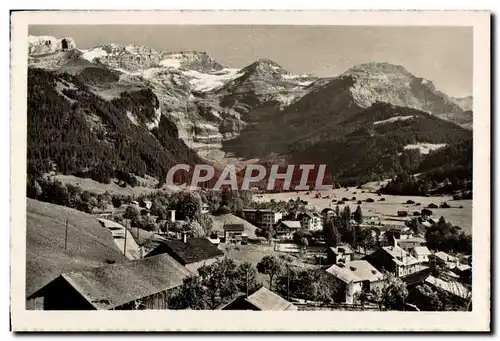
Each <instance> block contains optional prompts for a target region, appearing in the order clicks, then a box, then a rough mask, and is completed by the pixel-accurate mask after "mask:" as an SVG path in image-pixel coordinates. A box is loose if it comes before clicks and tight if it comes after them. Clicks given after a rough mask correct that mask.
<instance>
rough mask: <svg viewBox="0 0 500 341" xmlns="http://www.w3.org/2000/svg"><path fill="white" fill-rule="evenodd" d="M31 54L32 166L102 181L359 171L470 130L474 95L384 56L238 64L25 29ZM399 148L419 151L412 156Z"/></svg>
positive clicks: (398, 165)
mask: <svg viewBox="0 0 500 341" xmlns="http://www.w3.org/2000/svg"><path fill="white" fill-rule="evenodd" d="M28 65H29V70H28V89H29V91H28V96H29V98H28V163H29V166H30V168H29V169H30V172H32V173H33V174H38V173H43V172H47V171H58V172H63V173H69V174H80V175H82V176H89V177H92V178H94V179H98V180H99V181H104V182H107V181H110V179H111V178H114V177H116V172H117V171H119V172H120V174H121V173H134V174H137V175H144V174H148V175H152V176H156V177H158V178H160V177H163V176H164V174H165V172H166V170H168V168H169V167H171V166H172V165H173V164H175V163H179V162H183V163H195V162H210V163H212V164H214V165H216V166H220V167H222V166H223V165H225V164H226V163H236V164H237V165H238V166H239V167H240V168H243V167H245V165H246V164H248V163H254V162H261V163H266V162H270V161H272V160H280V161H281V162H283V163H290V162H294V163H295V162H306V161H307V162H312V163H326V164H328V165H329V168H330V170H331V171H332V172H333V174H334V177H336V178H339V179H343V178H345V179H350V178H354V179H358V180H359V179H361V178H362V179H363V180H366V175H370V177H373V176H390V175H392V174H395V173H397V172H399V171H401V170H412V169H417V168H418V166H419V164H420V162H423V161H424V160H425V158H426V156H427V154H428V153H429V149H435V148H453V146H454V145H456V144H459V143H462V142H463V141H466V140H469V139H472V131H471V129H472V97H468V98H453V97H450V96H448V95H446V94H444V93H443V92H441V91H438V90H437V89H436V88H435V86H434V85H433V83H432V82H431V81H429V80H427V79H424V78H419V77H416V76H414V75H413V74H411V73H410V72H409V71H408V70H406V69H405V68H404V67H403V66H400V65H393V64H389V63H385V62H370V63H364V64H360V65H356V66H354V67H352V68H351V69H349V70H347V71H346V72H344V73H342V74H341V75H338V76H336V77H330V78H320V77H317V76H314V75H310V74H300V75H299V74H293V73H291V72H289V71H287V70H285V69H284V68H282V67H281V66H280V65H279V64H278V63H276V62H275V61H272V60H269V59H259V60H257V61H255V62H253V63H251V64H250V65H247V66H246V67H244V68H241V69H236V68H230V67H228V66H225V65H222V64H220V63H219V62H217V61H216V60H214V59H213V58H212V57H211V56H210V55H208V54H207V53H205V52H197V51H184V52H182V51H181V52H178V51H177V52H172V51H155V50H153V49H151V48H148V47H144V46H136V45H120V44H114V43H110V44H105V45H101V46H96V47H94V48H91V49H78V48H77V45H76V42H75V41H74V40H73V39H71V38H62V39H57V38H55V37H48V36H44V37H34V36H30V38H29V56H28ZM425 146H428V147H429V148H428V149H425V148H424V147H425ZM415 151H417V152H416V153H414V152H415ZM407 154H412V155H413V154H416V155H418V156H416V157H413V159H412V161H411V162H410V164H411V166H409V165H407V162H403V161H401V159H402V158H406V157H407ZM430 154H432V152H431V153H430ZM432 164H433V167H436V162H433V163H432ZM438 166H439V165H438Z"/></svg>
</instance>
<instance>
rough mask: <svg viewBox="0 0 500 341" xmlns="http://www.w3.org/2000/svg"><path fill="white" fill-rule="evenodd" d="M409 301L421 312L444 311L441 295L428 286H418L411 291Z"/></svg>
mask: <svg viewBox="0 0 500 341" xmlns="http://www.w3.org/2000/svg"><path fill="white" fill-rule="evenodd" d="M408 300H409V301H411V302H414V303H415V304H416V305H417V307H418V308H419V309H420V310H424V311H439V310H443V302H442V301H441V298H440V297H439V294H438V293H437V292H436V291H435V290H433V289H432V288H431V287H430V286H429V285H427V284H422V285H417V286H416V287H415V288H414V289H413V290H411V291H410V293H409V295H408Z"/></svg>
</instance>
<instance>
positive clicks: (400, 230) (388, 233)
mask: <svg viewBox="0 0 500 341" xmlns="http://www.w3.org/2000/svg"><path fill="white" fill-rule="evenodd" d="M384 235H385V239H386V240H387V242H389V243H391V242H392V239H393V238H396V239H398V240H405V239H409V238H412V237H413V232H412V230H411V229H410V228H409V227H407V226H403V225H386V228H385V234H384Z"/></svg>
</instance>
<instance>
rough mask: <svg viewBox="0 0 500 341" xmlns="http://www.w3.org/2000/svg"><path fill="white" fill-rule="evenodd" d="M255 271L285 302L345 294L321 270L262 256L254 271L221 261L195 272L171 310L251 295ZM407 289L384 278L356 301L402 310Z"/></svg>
mask: <svg viewBox="0 0 500 341" xmlns="http://www.w3.org/2000/svg"><path fill="white" fill-rule="evenodd" d="M257 272H259V273H263V274H266V275H268V276H269V288H270V290H273V291H275V292H276V293H278V294H279V295H280V296H282V297H283V298H285V299H288V300H290V299H292V298H295V299H297V298H299V299H304V300H306V301H314V302H322V303H327V304H328V303H332V302H334V301H340V302H342V301H343V300H344V299H345V292H344V290H343V289H342V288H341V286H340V283H339V282H338V281H336V280H335V279H334V278H333V277H332V276H331V275H330V274H328V273H327V272H326V271H324V270H323V269H319V268H318V269H301V268H297V267H294V266H291V265H290V263H289V262H288V261H287V260H286V259H285V258H284V257H278V256H276V255H266V256H264V257H263V258H262V260H261V261H260V262H259V263H258V264H257V267H256V268H255V267H254V266H253V265H252V264H251V263H248V262H244V263H242V264H240V265H236V263H235V262H234V261H233V260H232V259H230V258H224V259H222V260H220V261H218V262H215V263H213V264H211V265H208V266H202V267H201V268H200V269H198V273H199V276H193V277H189V278H186V279H185V280H184V283H183V285H182V286H181V287H180V288H179V290H178V291H177V292H176V293H175V294H174V295H173V296H172V297H171V299H170V301H169V307H170V308H171V309H195V310H201V309H216V308H217V307H219V306H220V305H221V304H224V303H227V302H228V301H230V300H231V299H232V298H234V297H235V296H237V295H238V294H246V295H251V294H252V293H253V292H255V291H256V290H257V289H258V288H260V287H261V286H262V284H261V283H259V282H258V281H257V278H256V275H257ZM407 297H408V290H407V288H406V285H405V283H404V282H403V281H401V280H400V279H398V278H395V277H394V276H391V275H387V276H386V278H385V279H384V282H383V283H382V285H379V286H376V287H374V288H373V290H371V291H362V292H361V293H358V294H357V295H356V297H355V299H356V301H358V302H360V303H365V302H367V301H370V302H374V303H376V304H377V305H378V306H379V309H380V310H382V309H399V310H402V309H404V302H405V300H406V299H407Z"/></svg>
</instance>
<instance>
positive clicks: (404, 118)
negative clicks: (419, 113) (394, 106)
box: [373, 115, 413, 125]
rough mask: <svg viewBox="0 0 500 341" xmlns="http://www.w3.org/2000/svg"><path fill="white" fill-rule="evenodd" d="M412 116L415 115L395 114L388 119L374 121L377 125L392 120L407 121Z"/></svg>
mask: <svg viewBox="0 0 500 341" xmlns="http://www.w3.org/2000/svg"><path fill="white" fill-rule="evenodd" d="M410 118H413V115H409V116H394V117H391V118H388V119H386V120H382V121H375V122H373V124H374V125H377V124H384V123H392V122H396V121H405V120H409V119H410Z"/></svg>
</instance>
